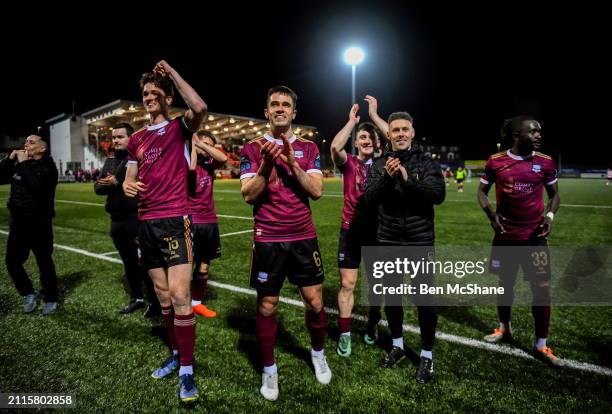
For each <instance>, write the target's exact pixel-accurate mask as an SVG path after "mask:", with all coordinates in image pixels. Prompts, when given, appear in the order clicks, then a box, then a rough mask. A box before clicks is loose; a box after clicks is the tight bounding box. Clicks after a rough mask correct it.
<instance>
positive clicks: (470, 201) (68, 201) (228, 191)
mask: <svg viewBox="0 0 612 414" xmlns="http://www.w3.org/2000/svg"><path fill="white" fill-rule="evenodd" d="M215 192H220V193H239V191H234V190H215ZM323 197H324V198H325V197H337V198H343V197H344V196H343V195H338V194H327V193H323ZM0 200H6V198H4V199H0ZM493 201H495V200H493ZM55 202H56V203H66V204H80V205H83V206H97V207H104V204H102V203H88V202H85V201H72V200H55ZM444 202H445V203H447V202H450V203H473V204H474V205H477V201H475V200H451V199H446V200H444ZM561 207H569V208H604V209H609V208H612V206H607V205H594V204H561ZM217 217H225V218H235V219H241V220H253V217H245V216H228V215H224V214H217Z"/></svg>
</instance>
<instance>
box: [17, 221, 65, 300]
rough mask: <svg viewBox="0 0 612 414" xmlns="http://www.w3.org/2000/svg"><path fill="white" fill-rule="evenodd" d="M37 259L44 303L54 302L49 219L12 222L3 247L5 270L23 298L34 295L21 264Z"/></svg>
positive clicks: (51, 237) (53, 267)
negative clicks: (4, 251)
mask: <svg viewBox="0 0 612 414" xmlns="http://www.w3.org/2000/svg"><path fill="white" fill-rule="evenodd" d="M30 250H31V251H32V252H33V253H34V256H35V257H36V263H38V269H39V271H40V283H41V285H42V288H43V298H44V300H45V302H56V301H57V274H56V273H55V265H54V264H53V258H52V257H51V255H52V253H53V228H52V219H51V218H48V219H39V218H38V219H37V218H34V217H33V218H28V219H24V218H19V219H15V218H13V219H12V221H11V225H10V229H9V236H8V241H7V244H6V268H7V270H8V273H9V275H11V278H12V279H13V283H15V287H16V288H17V290H18V291H19V294H20V295H22V296H25V295H29V294H32V293H34V286H32V281H31V280H30V278H29V277H28V274H27V273H26V270H25V268H24V267H23V265H24V263H25V262H26V261H27V260H28V257H29V256H30Z"/></svg>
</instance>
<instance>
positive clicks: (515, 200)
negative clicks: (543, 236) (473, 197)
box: [480, 150, 557, 240]
mask: <svg viewBox="0 0 612 414" xmlns="http://www.w3.org/2000/svg"><path fill="white" fill-rule="evenodd" d="M480 182H481V183H483V184H492V183H495V195H496V198H497V213H498V214H500V215H501V216H502V217H504V218H505V220H502V225H503V226H504V229H505V230H506V231H505V233H504V234H500V235H497V236H496V238H498V239H500V240H528V239H530V238H532V237H533V236H534V235H535V234H537V232H538V231H539V228H538V226H539V225H540V224H541V223H542V214H543V213H544V198H543V196H544V186H545V185H552V184H554V183H556V182H557V167H556V165H555V162H554V161H553V160H552V158H550V157H549V156H548V155H544V154H542V153H539V152H534V153H533V154H532V156H531V157H528V158H523V157H520V156H518V155H515V154H512V153H511V152H510V150H508V151H506V152H499V153H497V154H494V155H492V156H491V157H490V158H489V160H488V161H487V164H486V165H485V175H484V176H483V177H482V178H481V179H480Z"/></svg>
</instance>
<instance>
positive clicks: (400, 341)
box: [393, 336, 404, 349]
mask: <svg viewBox="0 0 612 414" xmlns="http://www.w3.org/2000/svg"><path fill="white" fill-rule="evenodd" d="M393 346H396V347H398V348H402V349H404V337H403V336H400V337H399V338H393Z"/></svg>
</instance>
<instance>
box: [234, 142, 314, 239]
mask: <svg viewBox="0 0 612 414" xmlns="http://www.w3.org/2000/svg"><path fill="white" fill-rule="evenodd" d="M266 140H268V141H275V142H276V144H278V145H280V146H282V145H283V141H282V140H280V139H274V138H273V137H271V136H269V135H267V134H266V135H264V136H263V137H260V138H257V139H254V140H252V141H249V142H247V143H246V144H245V145H244V147H243V148H242V152H241V153H240V179H241V180H243V179H245V178H249V177H254V176H255V175H257V170H258V169H259V165H260V164H261V160H262V157H261V152H260V151H261V147H262V145H263V144H264V143H265V142H266ZM289 142H291V145H292V146H293V150H294V151H295V158H296V160H297V162H298V164H299V165H300V167H302V169H303V170H304V171H306V173H308V174H310V173H317V174H322V173H321V160H320V156H319V148H318V147H317V146H316V144H315V143H314V142H312V141H308V140H305V139H301V138H296V137H295V135H293V136H292V137H291V138H290V139H289ZM253 216H254V218H255V227H254V233H255V241H257V242H288V241H296V240H306V239H312V238H315V237H317V234H316V232H315V227H314V224H313V223H312V216H311V212H310V204H309V203H308V195H307V194H306V192H305V191H304V190H303V189H302V187H301V186H300V184H299V183H298V182H297V180H296V178H295V177H294V175H293V173H292V171H291V169H290V168H289V167H288V166H287V164H285V163H284V162H282V161H281V159H280V157H278V158H277V159H276V160H274V168H273V169H272V173H271V174H270V177H269V180H268V186H267V187H266V189H265V192H264V194H263V195H262V198H261V199H260V200H259V201H258V202H257V204H256V205H255V206H254V207H253Z"/></svg>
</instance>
